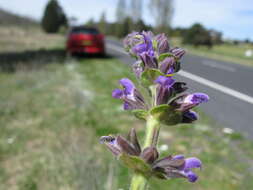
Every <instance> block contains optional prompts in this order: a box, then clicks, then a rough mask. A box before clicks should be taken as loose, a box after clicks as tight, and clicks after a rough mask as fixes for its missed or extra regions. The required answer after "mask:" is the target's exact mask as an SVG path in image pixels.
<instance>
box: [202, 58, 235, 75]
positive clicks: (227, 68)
mask: <svg viewBox="0 0 253 190" xmlns="http://www.w3.org/2000/svg"><path fill="white" fill-rule="evenodd" d="M202 64H203V65H206V66H208V67H212V68H217V69H221V70H225V71H230V72H235V71H236V69H235V68H234V67H231V66H226V65H221V64H219V63H217V62H216V61H210V60H203V62H202Z"/></svg>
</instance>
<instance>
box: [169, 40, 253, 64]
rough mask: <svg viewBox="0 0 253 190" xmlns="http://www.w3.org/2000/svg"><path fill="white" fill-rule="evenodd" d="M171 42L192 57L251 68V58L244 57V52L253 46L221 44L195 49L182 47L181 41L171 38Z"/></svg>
mask: <svg viewBox="0 0 253 190" xmlns="http://www.w3.org/2000/svg"><path fill="white" fill-rule="evenodd" d="M172 42H173V44H174V45H177V46H182V47H184V48H185V49H186V50H187V51H188V52H189V53H191V54H194V55H198V56H203V57H208V58H212V59H217V60H221V61H227V62H231V63H238V64H245V65H250V66H253V56H251V57H246V56H245V51H246V50H248V49H251V50H253V45H250V44H238V45H234V44H221V45H214V46H213V47H212V48H211V49H209V48H207V47H199V48H196V47H194V46H190V45H183V44H181V40H180V39H179V38H173V39H172Z"/></svg>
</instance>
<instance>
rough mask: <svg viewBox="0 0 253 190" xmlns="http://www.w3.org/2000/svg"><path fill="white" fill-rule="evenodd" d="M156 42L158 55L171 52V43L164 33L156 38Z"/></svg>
mask: <svg viewBox="0 0 253 190" xmlns="http://www.w3.org/2000/svg"><path fill="white" fill-rule="evenodd" d="M154 41H155V42H156V43H157V52H158V55H160V54H163V53H167V52H169V50H170V45H169V41H168V38H167V37H166V36H165V34H164V33H163V34H158V35H156V36H155V37H154Z"/></svg>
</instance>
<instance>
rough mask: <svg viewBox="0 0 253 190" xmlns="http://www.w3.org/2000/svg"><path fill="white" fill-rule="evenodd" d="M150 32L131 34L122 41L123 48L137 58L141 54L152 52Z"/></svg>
mask: <svg viewBox="0 0 253 190" xmlns="http://www.w3.org/2000/svg"><path fill="white" fill-rule="evenodd" d="M152 38H153V34H152V32H144V31H143V32H133V33H131V34H129V35H127V37H126V38H125V39H124V41H123V43H124V47H125V48H126V50H127V51H128V52H129V53H130V54H132V55H134V56H139V55H140V54H141V53H143V52H146V51H149V50H153V44H152Z"/></svg>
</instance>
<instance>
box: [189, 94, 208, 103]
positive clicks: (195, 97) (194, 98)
mask: <svg viewBox="0 0 253 190" xmlns="http://www.w3.org/2000/svg"><path fill="white" fill-rule="evenodd" d="M208 100H209V96H208V95H207V94H204V93H199V92H197V93H194V94H190V95H188V96H187V97H186V98H185V99H184V103H191V104H200V103H204V102H207V101H208Z"/></svg>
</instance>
